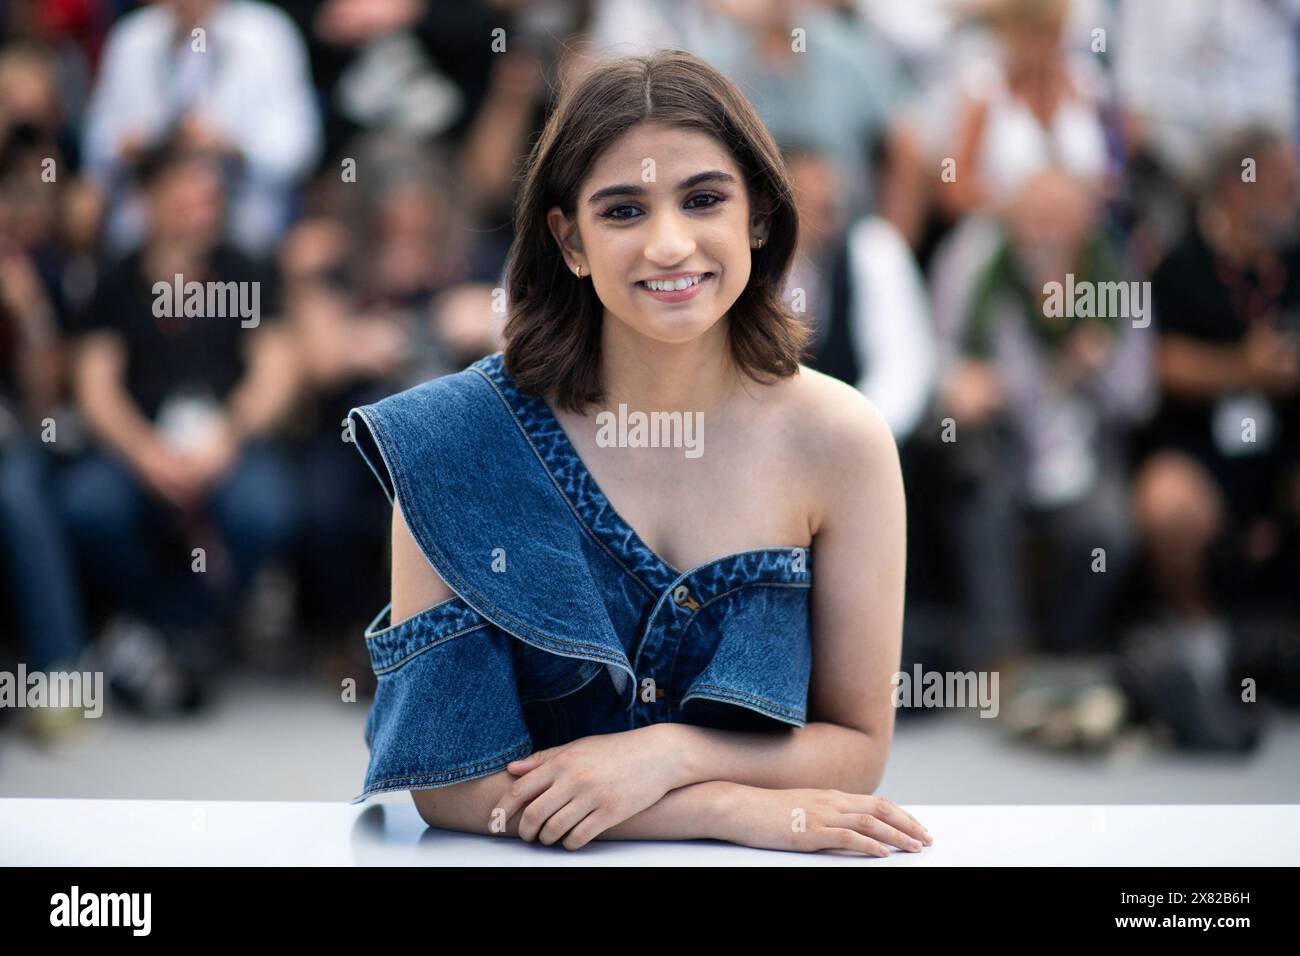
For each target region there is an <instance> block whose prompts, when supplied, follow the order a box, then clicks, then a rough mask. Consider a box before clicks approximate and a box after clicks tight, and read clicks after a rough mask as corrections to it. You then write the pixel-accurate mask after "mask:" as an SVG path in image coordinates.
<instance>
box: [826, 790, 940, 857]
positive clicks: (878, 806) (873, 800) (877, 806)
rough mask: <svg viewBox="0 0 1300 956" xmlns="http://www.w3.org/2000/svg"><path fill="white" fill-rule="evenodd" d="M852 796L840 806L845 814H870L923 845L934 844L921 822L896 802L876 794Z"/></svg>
mask: <svg viewBox="0 0 1300 956" xmlns="http://www.w3.org/2000/svg"><path fill="white" fill-rule="evenodd" d="M852 796H853V799H852V800H851V801H848V802H846V803H842V804H841V805H840V808H841V809H842V810H843V811H844V812H846V813H869V814H871V815H872V816H874V817H878V818H879V819H881V820H884V821H885V822H886V823H888V824H890V825H892V826H895V827H897V828H898V829H900V830H902V831H903V832H904V833H906V834H908V835H909V836H911V837H914V838H915V839H917V840H920V841H921V842H922V843H925V844H927V845H928V844H930V843H933V842H934V837H932V836H930V832H929V831H928V830H926V828H925V827H923V826H922V825H921V821H920V820H918V819H916V817H914V816H912V815H911V814H910V813H908V812H907V811H906V810H904V809H903V808H902V807H900V806H899V805H898V804H896V803H894V801H892V800H889V799H887V798H885V797H880V796H876V795H875V794H853V795H852Z"/></svg>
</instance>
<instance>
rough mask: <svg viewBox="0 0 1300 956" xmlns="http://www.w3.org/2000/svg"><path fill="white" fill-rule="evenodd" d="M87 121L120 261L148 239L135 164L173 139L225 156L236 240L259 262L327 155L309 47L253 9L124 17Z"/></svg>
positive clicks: (153, 9)
mask: <svg viewBox="0 0 1300 956" xmlns="http://www.w3.org/2000/svg"><path fill="white" fill-rule="evenodd" d="M86 112H87V115H86V123H85V141H84V149H85V164H86V167H87V170H88V172H89V174H90V176H91V178H92V179H93V181H94V182H95V183H96V185H97V186H98V187H99V189H100V190H101V191H102V192H103V193H104V194H105V196H106V199H107V202H108V220H107V224H106V230H107V232H106V235H105V240H106V242H107V244H108V248H109V250H110V251H111V252H113V253H115V254H122V253H124V252H126V251H127V250H129V249H130V248H132V247H133V246H134V245H135V244H136V243H138V242H139V241H140V238H141V235H142V233H143V231H144V227H143V223H142V218H143V210H142V208H141V204H140V197H139V196H138V195H136V193H135V191H134V190H133V189H132V188H131V181H130V170H131V167H132V160H133V158H134V156H135V155H136V153H137V152H138V151H139V150H140V148H141V147H142V146H144V145H146V144H149V143H151V142H155V141H157V140H159V139H161V138H164V137H166V136H169V135H170V134H171V133H172V131H173V130H176V131H179V135H180V136H181V137H182V138H183V141H184V143H185V144H186V145H187V146H190V147H194V148H202V149H208V150H211V151H213V152H215V153H218V154H220V155H221V156H222V158H223V163H224V167H225V171H226V174H227V176H228V177H229V186H228V190H229V197H230V237H231V241H232V243H233V244H235V245H237V246H239V247H241V248H242V249H243V250H244V251H245V252H248V253H251V254H267V253H269V252H270V250H271V246H272V244H273V243H274V242H276V241H277V240H278V239H279V237H280V236H281V235H282V233H283V231H284V229H285V228H286V226H287V225H288V222H289V218H290V215H291V211H292V203H293V200H294V188H295V186H296V185H297V183H298V181H299V179H300V178H301V177H302V176H303V175H304V174H305V173H307V172H308V171H309V170H310V168H311V166H312V164H313V162H314V161H315V159H316V157H317V154H318V151H319V149H320V120H319V118H318V116H317V111H316V104H315V96H314V92H313V90H312V86H311V75H310V72H309V70H308V65H307V57H306V52H305V50H304V47H303V43H302V38H301V37H300V36H299V35H298V31H297V29H296V28H295V26H294V24H293V21H292V20H291V19H290V18H289V17H288V16H287V15H286V14H285V13H283V12H282V11H280V10H278V9H276V8H275V7H273V6H271V5H269V4H264V3H254V2H250V0H161V2H159V3H155V4H152V5H150V6H147V7H142V8H140V9H138V10H135V11H133V12H131V13H128V14H126V15H125V16H123V17H122V18H121V19H119V20H118V21H117V22H116V23H114V25H113V28H112V30H111V31H110V32H109V35H108V39H107V42H106V44H105V48H104V54H103V62H102V64H101V67H100V73H99V76H98V77H97V79H96V83H95V88H94V91H93V93H92V96H91V99H90V103H89V104H88V106H87V111H86Z"/></svg>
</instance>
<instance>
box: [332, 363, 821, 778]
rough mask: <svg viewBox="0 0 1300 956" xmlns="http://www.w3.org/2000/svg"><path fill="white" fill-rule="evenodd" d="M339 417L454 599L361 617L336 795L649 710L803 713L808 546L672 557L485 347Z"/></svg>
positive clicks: (495, 757) (624, 720) (765, 725)
mask: <svg viewBox="0 0 1300 956" xmlns="http://www.w3.org/2000/svg"><path fill="white" fill-rule="evenodd" d="M348 417H349V420H350V422H351V435H350V436H349V437H351V438H352V440H353V441H354V442H355V444H356V446H357V449H358V451H360V453H361V455H362V457H363V458H364V459H365V460H366V462H367V464H369V466H370V468H371V470H372V471H373V472H374V473H375V475H376V477H377V478H378V479H379V481H380V483H381V484H382V485H383V489H384V492H385V494H386V495H387V496H388V500H389V501H390V502H391V501H394V500H396V501H397V502H398V503H399V504H400V505H401V508H402V513H403V515H404V517H405V518H406V524H407V528H408V529H409V531H410V533H411V536H412V538H413V539H414V540H415V542H416V544H417V545H418V546H419V548H420V551H421V552H423V554H424V556H425V558H426V559H428V561H429V564H430V565H431V566H432V567H433V568H434V570H435V571H437V573H438V575H439V576H440V577H441V578H442V579H443V580H444V581H445V582H446V583H447V586H448V587H449V588H450V589H451V591H452V592H453V594H454V595H455V596H454V597H451V598H448V599H447V600H445V601H442V602H440V603H438V604H435V605H434V606H433V607H430V608H427V609H425V610H424V611H421V612H420V613H419V614H416V615H415V616H413V617H411V618H408V619H407V620H405V621H403V622H402V623H400V624H398V625H396V626H393V625H392V624H391V623H390V616H389V615H390V612H391V605H389V606H386V607H385V608H384V609H383V610H382V611H380V612H379V614H378V615H377V616H376V617H375V619H374V621H372V622H371V624H370V625H369V627H367V629H366V632H365V641H366V646H367V647H368V649H369V653H370V661H371V664H372V666H373V668H374V672H375V675H376V678H377V687H376V690H375V697H374V702H373V704H372V705H371V708H370V713H369V715H368V717H367V720H366V728H365V737H366V744H367V746H368V747H369V749H370V765H369V768H368V769H367V771H366V778H365V787H364V790H363V792H362V793H361V794H360V795H359V796H357V797H356V798H355V799H354V800H353V801H352V802H353V803H359V802H361V801H363V800H365V799H366V798H367V797H369V796H371V795H373V794H376V793H382V792H385V791H389V790H414V789H424V788H429V787H440V786H447V785H449V784H453V783H458V782H460V781H463V780H472V779H475V778H478V777H485V776H488V775H489V774H492V773H495V772H496V771H498V770H502V769H504V768H505V766H506V764H508V763H509V762H510V761H512V760H516V759H519V758H521V757H524V756H527V755H528V754H529V753H532V752H533V751H534V750H541V749H545V748H547V747H554V746H557V745H558V744H562V743H566V742H568V741H571V740H575V739H577V738H579V737H586V736H591V735H593V734H606V733H616V732H618V731H624V730H631V729H633V728H635V727H643V726H646V725H648V724H652V723H658V722H660V721H677V722H682V723H690V724H695V725H699V726H707V727H717V728H723V729H735V730H784V731H786V732H788V731H789V729H790V727H791V726H795V727H801V726H803V724H804V722H805V719H806V710H805V708H806V706H807V699H808V678H809V672H810V669H811V663H812V646H811V627H810V620H809V601H808V595H809V589H810V587H811V581H812V574H811V567H812V554H811V548H807V547H793V546H790V547H767V548H757V549H754V550H750V551H742V552H739V553H736V554H730V555H727V556H726V557H722V558H718V559H716V560H713V561H709V562H707V563H705V564H701V565H698V566H696V567H693V568H690V569H688V570H684V571H682V570H678V569H677V568H674V567H672V566H671V565H670V564H668V562H666V561H665V560H663V558H661V557H660V556H659V555H657V554H656V553H655V552H654V551H652V550H651V549H650V548H649V547H647V546H646V544H645V542H643V541H642V540H641V538H640V537H639V536H638V535H637V533H636V532H635V531H634V530H633V529H632V528H631V527H630V526H629V525H628V523H627V522H626V521H625V520H624V519H623V518H622V516H621V515H619V513H618V512H617V511H615V510H614V508H613V507H612V506H611V505H610V503H609V501H608V499H606V497H605V495H604V494H603V493H602V491H601V490H600V488H599V487H598V486H597V485H596V482H595V481H594V480H593V478H592V476H591V473H590V472H589V471H588V470H587V467H586V465H585V464H584V463H583V461H582V459H581V458H579V457H578V453H577V451H576V450H575V449H574V447H573V445H572V444H571V443H570V442H569V440H568V436H567V435H565V433H564V431H563V430H562V429H561V427H560V424H559V422H558V421H557V419H556V418H555V416H554V414H553V413H552V412H551V410H550V407H549V406H548V405H547V404H546V402H545V401H544V400H543V399H542V398H540V397H537V396H534V395H531V394H529V393H526V392H524V391H522V390H521V389H519V388H518V387H516V385H515V384H514V380H513V379H512V378H511V377H510V375H509V373H507V372H506V370H505V367H504V362H503V357H502V353H500V352H497V353H495V354H493V355H489V356H487V357H486V358H483V359H480V360H479V361H477V362H475V363H473V364H472V365H470V366H468V367H467V368H465V369H464V370H462V371H460V372H456V373H454V374H450V375H444V376H442V377H440V378H435V379H431V380H430V381H427V382H424V383H423V384H421V385H417V386H415V387H414V388H410V389H407V390H406V391H403V392H399V393H398V394H396V395H391V396H389V397H388V398H385V399H383V400H382V401H379V402H376V403H374V404H371V405H364V406H362V407H360V408H354V409H352V410H351V411H350V412H349V416H348Z"/></svg>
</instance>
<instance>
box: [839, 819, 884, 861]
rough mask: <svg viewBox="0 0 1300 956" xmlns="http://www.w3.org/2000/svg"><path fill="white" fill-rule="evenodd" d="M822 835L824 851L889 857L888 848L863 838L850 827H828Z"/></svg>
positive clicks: (875, 841) (878, 842)
mask: <svg viewBox="0 0 1300 956" xmlns="http://www.w3.org/2000/svg"><path fill="white" fill-rule="evenodd" d="M823 833H824V834H825V836H824V842H825V844H826V845H825V846H823V847H822V849H824V850H856V851H857V852H858V853H865V854H867V856H880V857H887V856H889V847H887V846H885V845H884V844H883V843H881V842H880V841H879V840H873V839H871V837H869V836H864V835H863V834H862V833H861V832H860V831H858V830H855V829H853V828H852V827H847V826H845V827H841V826H834V825H832V826H828V827H827V828H826V829H825V830H824V831H823Z"/></svg>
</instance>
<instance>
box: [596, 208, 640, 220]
mask: <svg viewBox="0 0 1300 956" xmlns="http://www.w3.org/2000/svg"><path fill="white" fill-rule="evenodd" d="M620 209H629V210H631V211H632V212H636V207H635V206H615V207H614V208H613V209H609V210H606V211H605V212H604V213H602V214H601V215H602V216H603V217H604V218H605V219H633V218H635V217H633V216H619V215H616V213H618V211H619V210H620Z"/></svg>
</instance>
